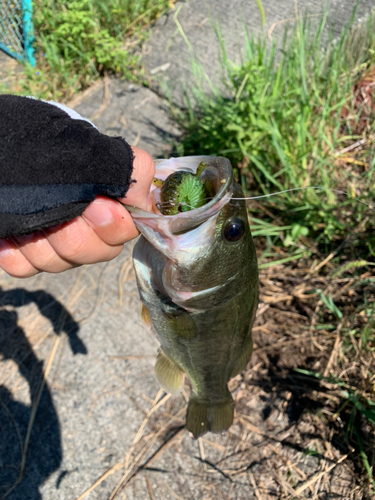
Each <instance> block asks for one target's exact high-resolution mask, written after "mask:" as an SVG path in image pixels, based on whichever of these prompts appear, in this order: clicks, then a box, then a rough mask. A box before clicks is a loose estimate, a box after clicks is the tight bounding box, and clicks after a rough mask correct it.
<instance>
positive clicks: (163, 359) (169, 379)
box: [155, 348, 184, 394]
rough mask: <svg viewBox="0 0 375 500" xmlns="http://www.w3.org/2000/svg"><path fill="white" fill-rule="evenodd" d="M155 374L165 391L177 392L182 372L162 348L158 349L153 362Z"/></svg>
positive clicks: (181, 380) (182, 375)
mask: <svg viewBox="0 0 375 500" xmlns="http://www.w3.org/2000/svg"><path fill="white" fill-rule="evenodd" d="M155 375H156V378H157V379H158V381H159V383H160V385H161V386H162V387H163V389H165V390H166V391H167V392H170V393H172V394H178V393H179V392H180V390H181V386H182V382H183V380H184V372H183V371H182V370H181V368H179V367H178V366H177V365H176V363H175V362H174V361H172V360H171V358H170V357H169V356H167V355H166V354H165V352H164V351H163V349H162V348H160V349H159V351H158V355H157V357H156V363H155Z"/></svg>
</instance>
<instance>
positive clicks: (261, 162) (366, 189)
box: [174, 13, 375, 260]
mask: <svg viewBox="0 0 375 500" xmlns="http://www.w3.org/2000/svg"><path fill="white" fill-rule="evenodd" d="M353 19H354V13H353V16H352V20H351V22H350V24H349V25H348V27H347V28H346V29H345V30H344V31H343V33H342V35H341V36H340V38H339V39H338V40H335V41H334V40H333V38H332V37H330V35H329V32H328V31H327V30H326V29H325V28H326V16H323V17H322V19H321V20H320V22H319V25H318V27H316V25H315V26H314V27H312V26H310V24H309V21H308V19H299V20H298V21H297V22H296V23H295V27H294V30H289V31H288V30H286V32H285V36H284V40H283V42H282V45H281V46H279V47H278V46H277V45H276V44H273V45H272V46H271V47H270V46H269V44H267V41H265V40H264V39H262V40H256V39H254V38H252V37H250V36H249V35H248V34H247V33H245V35H244V36H245V53H244V54H242V63H241V64H240V65H236V64H233V63H232V62H230V61H229V59H228V57H227V54H226V52H225V45H224V42H223V39H222V36H221V33H220V30H219V29H217V35H218V41H219V43H220V44H221V54H222V61H223V69H224V72H225V76H224V85H225V91H224V92H221V93H220V92H219V91H218V90H217V89H215V88H213V87H211V92H206V91H204V90H203V85H202V82H203V81H207V78H205V76H204V71H203V70H202V68H198V70H197V63H195V69H196V73H197V74H198V73H199V71H200V73H201V79H200V80H199V79H197V82H196V85H195V87H194V88H193V89H190V90H191V94H190V95H188V94H186V109H183V110H176V108H174V116H175V118H176V119H177V120H178V122H179V125H180V126H181V128H182V129H183V132H184V136H183V140H182V141H181V143H180V144H179V145H177V146H176V149H177V152H178V154H179V155H190V154H210V155H221V156H226V157H228V158H229V159H230V160H231V162H232V165H233V166H234V168H235V174H236V176H237V179H238V180H239V182H240V183H241V185H242V187H243V189H244V191H245V192H246V194H247V195H248V196H258V195H270V194H272V193H275V192H278V191H284V190H289V189H294V188H300V187H303V188H306V187H309V186H319V187H320V188H321V189H320V190H316V189H303V190H297V191H291V192H287V193H283V194H279V195H275V196H272V197H271V198H265V199H262V200H259V203H258V204H257V206H256V207H255V208H254V207H253V206H252V205H250V211H251V213H252V215H253V222H254V225H255V228H254V229H255V232H256V233H257V234H258V235H259V234H260V233H261V234H262V235H263V236H265V237H266V236H268V239H269V244H270V245H271V246H272V245H275V244H277V245H279V244H282V245H284V246H287V247H288V246H289V247H294V248H292V249H291V250H292V251H293V252H294V251H295V250H296V248H295V247H296V245H297V246H298V245H301V244H302V245H304V244H305V243H306V242H307V239H310V247H311V245H312V246H313V247H314V249H315V251H318V252H321V253H327V252H330V251H332V250H333V249H334V248H336V247H337V246H338V245H339V244H340V242H343V241H344V240H345V239H346V238H347V237H348V235H351V237H352V239H353V241H354V240H355V245H356V246H357V248H358V255H357V256H358V257H359V256H361V255H366V257H365V258H366V259H367V254H368V251H369V248H374V247H375V237H374V234H373V232H371V228H372V227H373V226H374V223H375V218H374V210H373V209H372V208H371V204H373V191H374V187H375V160H374V150H375V147H374V134H375V127H374V121H373V116H371V117H370V119H369V122H368V123H369V125H368V127H367V129H366V130H365V131H364V132H361V134H360V135H358V132H357V131H356V128H357V125H358V123H359V120H360V118H361V112H358V109H356V110H355V117H354V119H353V118H352V117H351V116H350V113H351V111H352V110H354V106H355V103H354V99H353V86H354V85H355V83H356V82H357V81H358V80H359V79H360V77H361V76H362V75H363V74H365V73H366V71H367V70H368V69H369V68H371V67H373V65H374V64H375V17H374V16H372V17H370V18H369V19H368V21H367V22H366V23H365V24H363V25H362V26H361V27H360V28H359V29H354V28H353V23H354V21H353ZM327 37H328V40H327ZM202 75H203V76H202ZM359 140H361V141H362V143H361V147H360V148H359V149H360V151H359V152H358V151H357V153H356V154H355V155H353V153H351V152H346V151H343V150H345V149H346V148H347V147H348V146H351V145H353V144H354V143H355V142H357V141H359ZM354 149H355V148H354ZM349 151H350V150H349ZM335 189H336V190H338V191H340V192H335V191H334V190H335ZM259 204H261V205H262V207H263V210H262V209H260V208H259ZM369 205H370V206H369ZM264 208H266V209H267V211H268V213H271V214H272V216H271V217H270V216H267V215H265V211H264ZM353 245H354V243H353ZM308 246H309V245H307V247H306V246H305V248H308ZM310 250H311V248H310ZM370 257H371V255H370ZM368 260H371V259H368Z"/></svg>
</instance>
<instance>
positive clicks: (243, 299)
mask: <svg viewBox="0 0 375 500" xmlns="http://www.w3.org/2000/svg"><path fill="white" fill-rule="evenodd" d="M201 161H204V162H205V165H206V167H205V170H204V172H203V174H202V176H201V178H202V177H203V181H204V182H206V183H207V182H208V183H209V184H210V186H212V189H213V192H214V197H213V198H212V199H211V200H210V201H209V202H208V203H206V204H205V205H203V206H200V207H199V208H197V209H194V210H191V211H189V212H181V213H178V214H177V215H173V216H165V215H161V214H160V213H148V212H143V211H141V210H139V209H136V208H130V211H131V213H132V216H133V218H134V221H135V223H136V225H137V227H138V229H139V231H140V232H141V234H142V236H141V238H140V239H139V240H138V242H137V244H136V246H135V248H134V253H133V262H134V267H135V272H136V277H137V284H138V289H139V293H140V297H141V300H142V302H143V304H144V306H145V307H146V309H147V312H148V315H149V318H150V320H151V323H152V325H153V327H154V329H155V331H156V333H157V336H158V339H159V341H160V345H161V346H160V349H159V352H158V356H157V360H156V366H155V372H156V376H157V378H158V380H159V382H160V383H161V385H162V386H163V387H164V388H165V389H166V390H167V391H169V392H172V393H177V392H178V391H179V389H180V387H181V385H182V382H183V376H184V374H186V375H187V376H188V377H189V379H190V381H191V385H192V394H191V397H190V401H189V404H188V410H187V416H186V425H187V428H188V430H189V431H191V432H192V433H193V435H194V436H195V437H198V436H200V435H202V434H204V433H205V432H207V431H212V432H218V431H222V430H225V429H227V428H228V427H229V426H230V425H231V424H232V422H233V411H234V405H233V398H232V396H231V394H230V392H229V389H228V382H229V380H230V378H231V377H234V376H235V375H237V374H238V373H240V372H241V371H242V370H243V369H244V368H245V366H246V364H247V362H248V361H249V359H250V356H251V351H252V339H251V327H252V324H253V321H254V317H255V312H256V308H257V304H258V267H257V259H256V253H255V247H254V243H253V240H252V236H251V232H250V228H249V223H248V218H247V211H246V205H245V202H244V201H243V200H238V199H236V198H243V193H242V190H241V188H240V187H239V186H238V184H236V183H235V182H234V181H233V176H232V168H231V165H230V163H229V161H228V160H227V159H225V158H215V157H186V158H177V159H173V158H172V159H170V160H161V161H160V162H158V163H157V167H156V172H157V176H161V177H163V176H164V178H167V176H168V175H169V174H171V173H173V172H176V171H179V170H183V171H186V170H188V171H189V170H190V171H191V172H192V173H193V174H194V172H195V171H196V169H197V167H198V165H199V163H200V162H201ZM159 191H160V190H159ZM151 196H152V198H153V203H154V206H155V207H157V206H158V190H157V189H156V190H154V191H153V192H152V194H151ZM232 198H233V199H232ZM159 202H160V200H159ZM159 206H160V205H159ZM155 212H157V210H156V209H155Z"/></svg>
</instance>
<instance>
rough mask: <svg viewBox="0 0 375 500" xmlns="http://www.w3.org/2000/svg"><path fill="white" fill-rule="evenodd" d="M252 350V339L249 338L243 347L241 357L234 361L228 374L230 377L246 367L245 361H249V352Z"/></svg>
mask: <svg viewBox="0 0 375 500" xmlns="http://www.w3.org/2000/svg"><path fill="white" fill-rule="evenodd" d="M252 352H253V341H252V340H250V344H249V345H248V346H247V347H246V348H245V350H244V351H243V353H242V354H241V357H240V358H239V359H238V360H237V361H236V363H235V365H234V367H233V370H232V373H231V374H230V378H232V377H235V376H236V375H238V374H239V373H241V372H242V370H244V369H245V368H246V365H247V363H248V362H249V361H250V358H251V353H252Z"/></svg>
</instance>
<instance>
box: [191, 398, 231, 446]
mask: <svg viewBox="0 0 375 500" xmlns="http://www.w3.org/2000/svg"><path fill="white" fill-rule="evenodd" d="M233 414H234V403H233V398H232V396H229V397H228V399H226V400H224V401H220V402H218V403H208V402H206V401H201V400H199V399H198V398H194V397H192V398H191V399H190V401H189V405H188V409H187V414H186V427H187V429H188V430H189V431H190V432H192V433H193V435H194V437H195V438H198V437H199V436H202V434H205V433H206V432H208V431H211V432H220V431H224V430H226V429H228V428H229V427H230V426H231V425H232V423H233Z"/></svg>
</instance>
